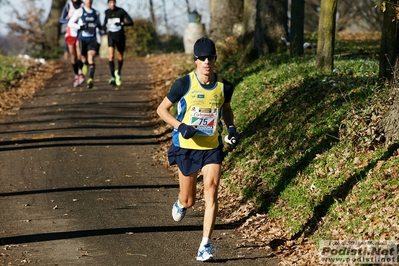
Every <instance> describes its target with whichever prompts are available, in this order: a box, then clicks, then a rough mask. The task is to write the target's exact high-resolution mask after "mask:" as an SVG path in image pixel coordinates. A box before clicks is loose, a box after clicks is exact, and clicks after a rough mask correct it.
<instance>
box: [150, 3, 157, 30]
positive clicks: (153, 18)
mask: <svg viewBox="0 0 399 266" xmlns="http://www.w3.org/2000/svg"><path fill="white" fill-rule="evenodd" d="M150 15H151V21H152V26H153V27H154V29H156V28H157V21H156V17H155V9H154V3H153V1H152V0H150Z"/></svg>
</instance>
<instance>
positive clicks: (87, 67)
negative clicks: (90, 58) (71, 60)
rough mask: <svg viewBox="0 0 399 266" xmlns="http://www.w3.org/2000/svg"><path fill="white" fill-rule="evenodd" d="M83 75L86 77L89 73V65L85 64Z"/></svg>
mask: <svg viewBox="0 0 399 266" xmlns="http://www.w3.org/2000/svg"><path fill="white" fill-rule="evenodd" d="M82 73H83V75H85V76H86V75H87V74H88V73H89V66H88V65H87V64H83V67H82Z"/></svg>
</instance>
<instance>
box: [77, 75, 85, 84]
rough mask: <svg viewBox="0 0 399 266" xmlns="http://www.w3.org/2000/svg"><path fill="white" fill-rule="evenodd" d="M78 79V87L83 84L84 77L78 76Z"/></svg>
mask: <svg viewBox="0 0 399 266" xmlns="http://www.w3.org/2000/svg"><path fill="white" fill-rule="evenodd" d="M78 78H79V85H80V84H82V83H83V82H85V77H84V76H83V74H79V75H78Z"/></svg>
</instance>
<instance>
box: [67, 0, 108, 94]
mask: <svg viewBox="0 0 399 266" xmlns="http://www.w3.org/2000/svg"><path fill="white" fill-rule="evenodd" d="M92 4H93V0H84V6H83V7H81V8H79V9H78V10H76V11H75V12H74V13H73V15H72V17H71V19H70V20H69V22H68V26H69V27H71V28H73V29H76V30H78V40H79V42H80V52H81V54H82V63H83V68H82V72H83V74H84V75H86V73H87V74H88V75H89V78H88V79H87V88H89V89H90V88H92V87H93V78H94V72H95V64H94V57H95V56H96V55H97V50H98V43H97V32H98V29H100V28H101V22H100V13H99V12H98V11H97V10H95V9H93V8H92V7H91V6H92ZM86 69H87V70H86Z"/></svg>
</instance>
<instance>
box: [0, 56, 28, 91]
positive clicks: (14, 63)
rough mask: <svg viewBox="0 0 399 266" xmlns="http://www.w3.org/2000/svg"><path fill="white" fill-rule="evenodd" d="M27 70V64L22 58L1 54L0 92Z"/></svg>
mask: <svg viewBox="0 0 399 266" xmlns="http://www.w3.org/2000/svg"><path fill="white" fill-rule="evenodd" d="M25 72H26V66H25V65H24V63H23V61H22V60H21V59H19V58H16V57H10V56H4V55H1V54H0V93H1V92H2V91H4V90H5V89H6V88H7V87H9V86H10V85H12V84H13V82H14V81H15V80H17V79H18V78H19V77H20V76H21V74H23V73H25Z"/></svg>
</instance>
